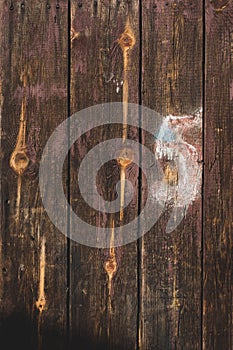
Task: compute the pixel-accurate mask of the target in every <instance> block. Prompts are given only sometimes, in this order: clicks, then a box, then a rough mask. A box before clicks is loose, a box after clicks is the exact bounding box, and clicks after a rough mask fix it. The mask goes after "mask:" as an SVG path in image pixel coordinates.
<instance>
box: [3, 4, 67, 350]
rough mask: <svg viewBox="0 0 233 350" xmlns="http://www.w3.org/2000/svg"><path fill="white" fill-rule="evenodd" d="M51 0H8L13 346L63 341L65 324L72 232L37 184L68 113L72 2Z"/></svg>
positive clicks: (9, 340)
mask: <svg viewBox="0 0 233 350" xmlns="http://www.w3.org/2000/svg"><path fill="white" fill-rule="evenodd" d="M49 4H50V5H49V6H47V4H46V2H45V1H39V0H37V1H33V2H31V1H24V2H22V1H12V2H11V3H10V2H9V1H1V50H2V53H1V75H2V77H1V78H2V118H1V154H2V169H1V183H2V192H1V204H2V206H1V227H2V231H1V311H0V312H1V326H2V327H1V328H2V329H3V331H2V333H1V339H2V343H3V344H4V345H3V347H8V348H9V349H11V348H13V346H15V345H14V344H15V343H17V342H18V346H19V347H22V348H24V347H25V348H30V349H36V348H37V346H38V348H45V347H46V346H48V347H49V342H50V341H53V342H55V343H57V344H58V345H59V340H58V339H56V335H55V334H56V333H58V334H59V333H60V334H62V333H63V334H65V332H66V314H67V312H66V309H67V308H66V288H67V287H66V281H67V276H66V271H67V244H66V238H65V236H64V235H62V234H61V233H60V232H59V231H58V230H57V229H56V228H55V227H54V226H53V224H52V223H51V221H50V219H49V218H48V216H47V214H46V212H45V210H44V208H43V205H42V202H41V198H40V192H39V186H38V170H39V161H40V157H41V154H42V151H43V148H44V146H45V143H46V141H47V139H48V137H49V136H50V135H51V133H52V131H53V130H54V128H56V127H57V126H58V125H59V124H60V123H61V122H62V121H63V120H64V119H65V118H66V117H67V72H68V70H67V55H68V51H67V47H68V45H67V19H68V16H67V15H68V11H67V3H66V1H60V6H59V8H58V7H56V6H57V2H56V1H50V2H49ZM51 176H52V174H51ZM28 327H29V329H28ZM43 335H44V336H43ZM52 338H53V339H52Z"/></svg>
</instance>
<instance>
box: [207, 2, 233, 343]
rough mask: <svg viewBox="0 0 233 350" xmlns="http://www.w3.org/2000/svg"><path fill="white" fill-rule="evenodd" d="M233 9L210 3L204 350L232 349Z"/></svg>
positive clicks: (227, 4) (208, 15)
mask: <svg viewBox="0 0 233 350" xmlns="http://www.w3.org/2000/svg"><path fill="white" fill-rule="evenodd" d="M232 43H233V4H232V2H229V1H213V2H211V1H207V3H206V45H205V47H206V58H205V61H206V64H205V65H206V81H205V129H204V130H205V179H204V181H205V187H204V305H203V306H204V316H203V317H204V319H203V349H232V348H233V324H232V315H233V309H232V305H233V289H232V288H233V284H232V282H233V281H232V208H233V205H232V204H233V203H232V144H233V143H232V106H233V101H232V99H233V90H232V88H233V65H232V62H233V61H232V58H233V46H232Z"/></svg>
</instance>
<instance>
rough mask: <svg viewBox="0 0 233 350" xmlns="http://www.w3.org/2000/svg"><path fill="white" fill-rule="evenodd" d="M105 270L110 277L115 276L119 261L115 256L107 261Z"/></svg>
mask: <svg viewBox="0 0 233 350" xmlns="http://www.w3.org/2000/svg"><path fill="white" fill-rule="evenodd" d="M105 270H106V272H107V274H108V275H109V277H110V278H112V277H113V276H114V274H115V273H116V271H117V263H116V259H115V258H114V257H112V256H111V257H110V258H109V260H108V261H106V263H105Z"/></svg>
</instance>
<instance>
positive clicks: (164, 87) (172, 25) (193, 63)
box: [139, 1, 203, 350]
mask: <svg viewBox="0 0 233 350" xmlns="http://www.w3.org/2000/svg"><path fill="white" fill-rule="evenodd" d="M202 19H203V18H202V4H201V2H199V1H193V2H192V4H190V2H189V1H183V2H179V3H176V2H170V1H167V2H160V1H147V2H146V3H145V4H144V3H143V2H142V52H143V56H142V57H143V58H142V61H143V65H142V67H143V68H142V72H143V73H142V104H143V105H145V106H148V107H150V108H152V109H154V110H155V111H156V112H159V113H160V114H162V115H163V116H164V118H165V117H166V116H168V115H173V116H176V117H174V118H175V119H174V118H173V120H174V123H176V122H175V120H176V121H178V120H180V122H179V123H180V126H181V125H182V123H183V126H182V129H181V130H180V131H179V130H178V129H177V130H178V131H177V132H178V134H179V133H180V134H179V135H181V136H182V138H183V139H184V140H185V141H184V140H182V139H181V141H180V142H181V145H182V143H183V142H187V143H189V144H191V145H193V146H194V147H195V148H196V150H197V153H198V158H199V161H201V157H202V155H201V147H202V133H201V120H200V119H199V121H198V122H197V123H195V118H190V117H188V119H187V124H186V121H185V120H186V119H185V118H183V119H182V116H192V115H194V114H195V111H197V110H198V109H200V107H202V35H203V33H202ZM200 114H201V113H200ZM180 117H181V118H180ZM155 122H156V121H155ZM168 125H169V124H168ZM142 127H143V121H142ZM169 130H170V132H172V131H171V130H173V129H172V127H171V129H169ZM143 139H144V142H146V140H145V138H144V137H143ZM155 141H156V142H160V141H159V140H153V138H152V139H151V140H148V141H147V142H148V144H149V146H153V142H155ZM163 141H166V140H163ZM170 144H171V145H170V146H169V147H173V146H172V142H171V143H170ZM165 145H166V142H165ZM166 147H167V146H164V150H163V151H164V155H163V156H162V157H160V156H159V160H160V162H161V163H162V166H163V169H164V174H165V175H164V179H163V181H165V182H170V184H171V185H172V181H173V178H174V176H175V174H176V171H178V170H177V168H176V166H175V167H174V160H173V158H172V157H171V158H170V157H169V154H168V153H166V152H167V151H166ZM175 147H177V149H179V147H180V144H176V146H175ZM156 149H157V148H156ZM156 152H157V151H155V153H156ZM180 152H181V153H182V152H184V153H185V157H186V158H190V159H192V164H194V163H196V162H197V160H198V159H197V158H193V156H192V155H191V154H190V150H188V149H187V148H186V150H185V151H184V149H183V151H180ZM174 157H175V156H174ZM174 159H175V158H174ZM142 163H143V159H142ZM185 166H186V167H188V166H190V164H186V165H185ZM167 170H169V171H168V172H167ZM166 174H167V175H166ZM200 174H201V164H200ZM182 176H183V174H181V173H179V172H178V173H177V181H181V178H182ZM187 179H188V181H190V182H193V181H196V179H195V178H190V176H187ZM174 185H176V184H175V183H174ZM174 188H175V186H174ZM177 188H178V187H177ZM156 190H158V188H156ZM191 191H193V189H192V188H190V192H191ZM178 192H179V189H178ZM200 192H201V186H200V187H199V194H198V195H197V198H196V199H195V200H194V201H191V203H190V206H189V208H188V210H187V212H186V215H185V218H184V219H183V221H182V222H181V223H180V224H179V225H178V226H177V228H176V229H175V230H174V231H173V232H171V233H166V231H165V229H166V225H167V222H168V219H169V215H170V214H171V210H170V209H167V211H166V212H165V214H164V215H163V217H162V218H161V219H160V220H159V222H158V223H157V225H155V226H154V228H153V229H151V230H150V232H148V233H147V234H146V235H145V236H144V237H143V238H142V243H141V269H142V270H141V292H140V294H141V331H140V339H139V341H140V346H141V347H140V348H141V349H161V350H162V349H200V348H201V256H200V251H201V193H200ZM144 195H145V194H144V193H142V198H144ZM190 195H191V197H192V193H190ZM174 198H175V197H174ZM170 199H171V198H170V197H169V195H168V198H167V201H169V200H170ZM181 200H183V199H182V195H181V197H178V198H177V199H174V205H176V203H177V202H179V201H181ZM184 200H185V199H184ZM177 205H178V204H177Z"/></svg>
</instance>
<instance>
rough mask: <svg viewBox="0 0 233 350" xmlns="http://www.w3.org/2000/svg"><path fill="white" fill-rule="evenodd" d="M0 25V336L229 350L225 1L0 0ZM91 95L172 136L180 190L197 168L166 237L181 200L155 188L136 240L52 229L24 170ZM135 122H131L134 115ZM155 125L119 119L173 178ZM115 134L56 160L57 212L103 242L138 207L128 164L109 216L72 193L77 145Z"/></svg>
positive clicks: (110, 185)
mask: <svg viewBox="0 0 233 350" xmlns="http://www.w3.org/2000/svg"><path fill="white" fill-rule="evenodd" d="M0 20H1V23H0V30H1V34H0V37H1V39H0V43H1V45H0V47H1V49H2V50H1V55H0V58H1V61H0V67H1V70H0V71H1V73H0V76H1V85H0V87H1V88H0V96H1V103H0V107H1V119H0V123H1V124H0V126H1V127H0V137H1V185H0V188H1V225H0V227H1V236H0V344H1V345H0V346H1V347H2V348H4V349H5V348H6V349H15V344H17V347H19V348H21V347H22V348H24V349H38V350H41V349H68V348H70V349H106V350H107V349H115V350H116V349H118V350H121V349H122V350H123V349H124V350H134V349H137V350H157V349H158V350H165V349H185V350H186V349H187V350H189V349H203V350H204V349H208V350H209V349H210V350H212V349H216V350H218V349H219V350H230V349H232V348H233V344H232V342H233V341H232V335H233V324H232V305H233V298H232V295H233V293H232V292H233V290H232V130H231V126H232V124H231V121H232V99H233V76H232V55H233V51H232V45H233V44H232V40H233V5H232V2H231V1H210V0H208V1H206V2H204V1H198V0H193V1H188V0H184V1H179V2H176V1H170V0H168V1H162V0H159V1H155V0H153V1H152V0H142V1H138V0H125V1H119V0H112V1H107V0H106V1H105V0H101V1H100V0H99V1H92V0H91V1H89V0H83V1H82V0H80V1H73V0H71V1H68V0H48V1H46V0H34V1H30V0H24V1H23V0H21V1H20V0H1V1H0ZM105 102H125V103H128V102H132V103H138V104H142V105H143V106H146V107H149V108H151V109H152V110H154V111H156V112H158V113H160V114H161V115H162V116H163V117H164V120H167V121H168V124H167V125H168V128H170V129H169V130H170V131H171V130H172V131H171V134H170V137H171V135H173V132H175V133H176V137H178V139H179V143H174V142H173V141H171V142H170V143H169V145H170V147H178V146H180V145H181V146H180V147H181V149H182V152H183V153H182V154H183V155H184V156H185V157H187V158H188V159H189V161H190V162H188V163H187V164H188V165H189V166H190V167H194V168H195V167H197V168H198V169H199V170H200V172H199V174H202V175H201V176H202V178H201V180H200V184H199V187H198V188H197V191H196V192H197V193H195V195H194V194H193V193H192V191H193V187H192V184H193V183H195V182H196V181H197V178H195V177H193V178H188V179H189V181H190V182H189V188H188V189H187V193H186V194H184V201H185V200H186V197H185V196H186V195H187V196H188V198H189V196H190V198H191V201H190V203H189V204H188V205H187V208H186V210H185V217H184V219H183V220H182V221H181V222H178V224H177V227H176V228H175V230H173V232H170V233H168V232H166V226H167V223H168V220H169V216H170V215H171V213H172V210H174V208H175V207H176V206H178V204H179V203H180V201H181V199H182V198H181V199H180V198H179V197H174V198H170V197H169V195H168V197H167V198H168V200H170V199H172V201H171V203H168V207H167V209H166V210H165V211H164V212H163V214H162V215H161V218H160V219H159V220H158V222H157V223H156V224H155V225H154V227H153V228H152V229H151V230H150V231H149V232H148V233H147V234H146V235H145V236H143V237H142V238H140V239H139V240H138V241H135V242H132V243H130V244H128V245H125V246H122V247H116V248H113V247H112V248H108V249H107V248H105V249H101V248H93V247H87V246H84V245H81V244H78V243H76V242H74V241H72V240H70V239H69V238H66V237H65V235H63V234H62V233H61V232H60V231H59V230H58V229H56V227H55V226H54V225H53V223H52V222H51V221H50V219H49V217H48V215H47V213H46V210H45V209H44V207H43V204H42V200H41V195H40V189H39V185H38V176H39V165H40V159H41V156H42V152H43V149H44V147H45V144H46V142H47V140H48V138H49V136H50V135H51V134H52V132H53V131H54V130H55V128H56V127H57V126H58V125H59V124H60V123H61V122H62V121H64V120H65V119H66V118H68V117H69V116H70V115H72V114H74V113H75V112H78V111H80V110H83V109H84V108H87V107H90V106H93V105H96V104H99V103H105ZM166 116H167V119H165V118H166ZM168 116H170V117H168ZM124 117H125V118H127V114H125V115H124ZM140 117H142V118H141V119H140ZM169 118H170V119H169ZM122 121H123V120H122ZM139 121H140V122H141V123H142V127H143V115H140V113H139V114H137V113H136V114H135V124H137V123H138V122H139ZM157 136H158V135H157ZM157 136H156V135H151V134H150V135H149V134H148V133H145V132H144V131H140V130H138V128H136V127H130V128H128V129H127V137H128V138H130V139H132V140H135V141H137V142H138V141H140V142H142V143H144V144H145V145H146V146H148V147H149V148H150V149H151V150H152V151H153V152H154V153H155V157H158V158H159V159H158V161H159V163H160V165H161V167H162V169H163V172H164V178H163V181H164V183H167V184H168V185H169V186H171V187H172V188H173V187H174V188H177V187H176V186H177V185H178V183H179V181H180V179H181V178H182V174H179V172H178V170H177V166H176V160H174V159H171V158H169V156H168V154H163V155H162V156H158V145H159V139H158V138H157V139H156V137H157ZM168 136H169V135H168ZM114 137H122V138H124V137H126V129H125V128H124V126H123V127H122V125H119V124H117V125H114V126H113V127H99V128H96V129H94V130H92V131H90V132H88V133H86V134H85V135H83V136H82V137H81V138H80V139H79V140H77V141H76V142H75V143H74V144H73V145H72V147H71V150H70V153H69V155H68V156H67V158H66V161H65V164H64V168H63V180H64V181H63V185H64V190H65V193H66V196H67V199H68V202H69V203H70V204H71V207H72V209H73V210H74V212H75V213H76V214H77V215H79V216H80V217H81V218H82V219H83V220H86V221H87V222H89V223H90V224H92V225H94V226H97V228H96V230H97V232H98V226H100V227H101V225H102V227H113V230H112V242H113V243H114V228H115V227H117V226H120V225H123V224H125V223H127V222H129V221H131V220H132V219H133V218H135V217H137V216H138V214H139V212H140V211H141V210H142V208H143V206H144V204H145V201H146V198H147V182H146V180H145V177H144V174H143V172H141V171H140V170H139V169H138V167H137V166H136V165H135V164H134V163H132V164H131V163H130V164H129V165H127V166H126V167H124V174H125V177H126V178H127V179H129V180H130V181H131V182H132V184H133V187H134V188H135V193H137V194H138V195H136V196H135V197H134V198H133V200H132V202H131V203H130V205H129V206H128V208H127V209H126V210H124V212H123V211H121V212H120V213H117V214H115V215H106V214H102V213H98V212H96V211H95V210H92V209H91V208H89V207H88V205H86V204H85V202H84V201H83V199H82V198H81V195H80V191H79V187H78V178H77V174H78V170H79V166H80V163H81V161H82V160H83V159H84V157H85V155H86V154H87V152H88V151H89V150H91V149H92V148H93V147H94V146H95V145H97V143H98V142H99V141H100V140H101V141H105V140H109V139H112V138H114ZM163 147H165V146H164V144H163ZM58 148H59V145H58ZM185 152H186V153H185ZM142 155H143V152H142ZM141 162H142V165H145V158H143V157H142V159H141ZM191 173H192V172H191ZM50 176H51V177H53V174H51V175H50ZM89 176H90V177H92V176H94V170H93V169H91V167H90V171H89ZM198 176H199V175H198ZM121 177H122V164H121V163H120V162H119V160H117V159H116V160H113V161H110V162H108V163H107V164H105V165H104V166H102V167H101V169H100V171H99V173H98V178H97V185H98V188H99V189H100V191H101V193H102V196H103V197H104V199H107V200H112V199H115V196H116V192H115V185H116V183H117V182H118V181H119V180H120V179H121ZM45 185H46V184H45ZM187 186H188V185H187ZM151 215H153V213H151ZM71 234H72V232H70V226H69V225H68V226H67V232H66V235H67V236H68V237H69V235H71Z"/></svg>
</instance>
